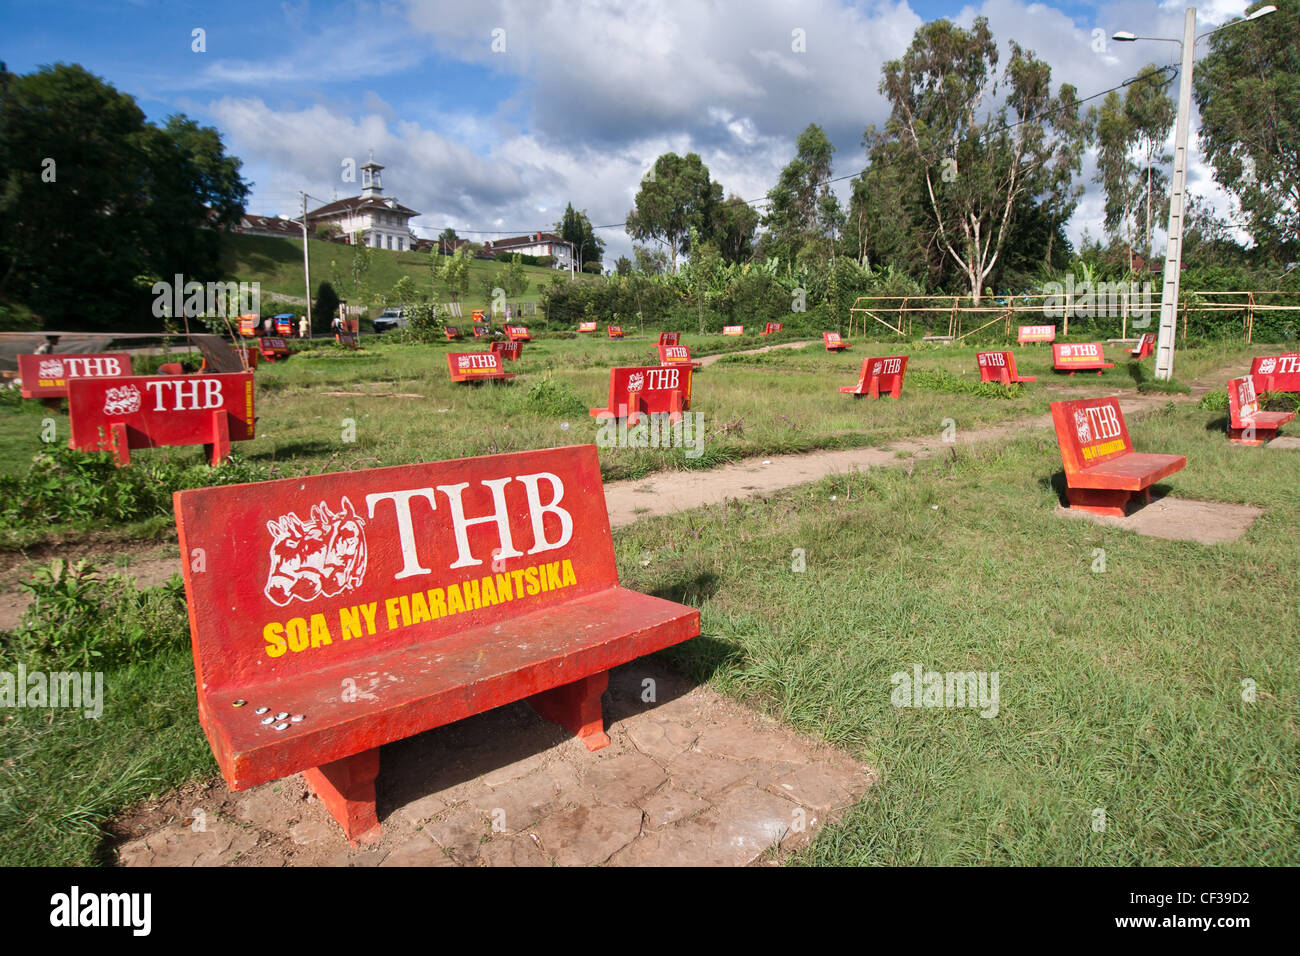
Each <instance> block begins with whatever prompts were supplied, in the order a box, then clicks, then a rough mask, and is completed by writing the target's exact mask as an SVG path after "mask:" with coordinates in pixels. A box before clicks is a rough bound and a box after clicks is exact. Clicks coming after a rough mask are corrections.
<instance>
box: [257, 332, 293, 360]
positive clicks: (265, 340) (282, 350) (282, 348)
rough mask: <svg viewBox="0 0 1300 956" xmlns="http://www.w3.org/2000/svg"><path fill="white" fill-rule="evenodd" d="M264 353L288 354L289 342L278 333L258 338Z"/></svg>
mask: <svg viewBox="0 0 1300 956" xmlns="http://www.w3.org/2000/svg"><path fill="white" fill-rule="evenodd" d="M257 345H258V348H260V349H261V350H262V354H263V355H288V354H289V343H288V342H286V341H285V340H284V339H283V338H281V337H279V336H278V335H264V336H262V337H261V338H260V339H258V340H257Z"/></svg>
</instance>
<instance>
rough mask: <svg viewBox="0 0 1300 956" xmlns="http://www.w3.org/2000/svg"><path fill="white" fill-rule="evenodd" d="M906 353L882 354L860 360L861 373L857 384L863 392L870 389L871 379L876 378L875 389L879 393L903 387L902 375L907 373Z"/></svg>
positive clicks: (894, 390) (895, 390)
mask: <svg viewBox="0 0 1300 956" xmlns="http://www.w3.org/2000/svg"><path fill="white" fill-rule="evenodd" d="M907 359H908V357H907V356H906V355H883V356H880V357H878V358H868V359H863V360H862V373H861V375H860V376H859V379H860V380H859V382H858V385H859V387H860V388H861V390H862V391H863V392H870V391H871V380H872V379H875V380H876V390H877V391H878V392H880V393H884V392H897V391H899V390H901V389H902V387H903V376H904V375H905V374H907Z"/></svg>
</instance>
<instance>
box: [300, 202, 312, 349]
mask: <svg viewBox="0 0 1300 956" xmlns="http://www.w3.org/2000/svg"><path fill="white" fill-rule="evenodd" d="M302 277H303V282H304V283H305V284H306V286H307V296H306V298H307V328H308V329H310V328H311V327H312V324H311V262H310V260H309V259H308V257H307V194H306V193H303V194H302Z"/></svg>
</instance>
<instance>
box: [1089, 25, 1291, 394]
mask: <svg viewBox="0 0 1300 956" xmlns="http://www.w3.org/2000/svg"><path fill="white" fill-rule="evenodd" d="M1276 10H1277V7H1275V6H1273V5H1272V4H1269V5H1267V6H1263V7H1260V8H1259V9H1258V10H1256V11H1255V12H1254V13H1252V14H1250V15H1249V16H1248V17H1246V18H1245V19H1242V20H1233V21H1232V22H1231V23H1225V24H1222V25H1221V26H1218V27H1215V28H1214V29H1213V30H1207V31H1206V32H1205V33H1202V34H1201V35H1200V36H1197V35H1196V8H1195V7H1188V8H1187V12H1186V14H1185V15H1184V17H1183V38H1182V39H1181V40H1178V39H1175V38H1172V37H1142V36H1136V35H1134V34H1132V33H1130V32H1128V31H1127V30H1121V31H1120V32H1118V33H1115V34H1113V35H1112V36H1111V39H1112V40H1117V41H1119V42H1121V43H1132V42H1134V41H1136V40H1157V41H1159V42H1161V43H1177V44H1178V45H1179V47H1180V48H1181V49H1182V53H1183V64H1182V69H1181V70H1180V71H1179V74H1178V121H1177V123H1176V125H1175V126H1174V175H1173V180H1172V182H1171V183H1170V187H1169V244H1168V246H1167V247H1166V248H1165V277H1164V285H1163V287H1162V288H1161V291H1160V335H1159V337H1158V339H1157V340H1156V378H1158V379H1164V380H1165V381H1168V380H1169V379H1171V378H1173V376H1174V333H1175V331H1176V329H1177V322H1178V280H1179V270H1180V269H1181V268H1182V261H1183V205H1184V203H1183V200H1184V184H1185V182H1186V179H1187V131H1188V127H1189V125H1190V124H1191V112H1192V60H1193V57H1194V54H1195V48H1196V41H1197V40H1203V39H1205V38H1206V37H1208V36H1209V35H1210V34H1212V33H1218V32H1219V31H1220V30H1223V29H1226V28H1227V27H1231V26H1236V25H1237V24H1239V23H1245V22H1247V21H1249V20H1258V19H1259V18H1260V17H1263V16H1267V15H1268V14H1270V13H1273V12H1274V11H1276Z"/></svg>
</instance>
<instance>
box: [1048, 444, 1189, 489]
mask: <svg viewBox="0 0 1300 956" xmlns="http://www.w3.org/2000/svg"><path fill="white" fill-rule="evenodd" d="M1186 467H1187V456H1186V455H1156V454H1151V453H1144V452H1132V453H1130V454H1127V455H1124V456H1123V457H1121V458H1113V459H1111V460H1110V461H1104V462H1102V463H1101V464H1099V465H1091V466H1089V467H1087V468H1081V469H1079V470H1078V471H1076V472H1075V473H1074V474H1072V475H1070V477H1069V483H1070V485H1072V486H1074V487H1077V488H1114V489H1115V490H1117V491H1142V490H1143V489H1145V488H1149V487H1150V486H1151V485H1154V484H1155V483H1156V482H1157V481H1159V480H1160V479H1161V478H1167V477H1168V476H1170V475H1172V474H1173V473H1174V472H1177V471H1182V470H1183V469H1184V468H1186Z"/></svg>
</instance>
